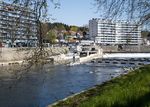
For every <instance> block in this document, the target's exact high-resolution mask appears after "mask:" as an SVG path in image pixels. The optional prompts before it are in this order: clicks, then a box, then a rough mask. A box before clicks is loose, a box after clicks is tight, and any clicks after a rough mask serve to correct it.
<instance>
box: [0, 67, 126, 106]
mask: <svg viewBox="0 0 150 107" xmlns="http://www.w3.org/2000/svg"><path fill="white" fill-rule="evenodd" d="M123 72H124V70H123V68H122V67H107V66H105V67H91V66H86V65H77V66H72V67H69V66H62V65H61V66H53V67H52V66H45V67H44V68H42V69H39V68H35V69H34V70H32V72H29V73H26V74H25V75H23V77H21V79H19V80H17V81H15V80H13V79H11V78H4V79H1V81H0V107H45V106H47V105H48V104H51V103H53V102H55V101H58V100H60V99H63V98H65V97H67V96H69V95H72V94H74V93H77V92H80V91H82V90H85V89H88V88H90V87H93V86H94V85H96V84H101V83H103V82H104V81H107V80H110V79H111V78H113V77H116V76H118V75H120V74H122V73H123ZM1 75H3V74H1ZM0 78H2V77H0Z"/></svg>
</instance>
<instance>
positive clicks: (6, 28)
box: [0, 1, 37, 47]
mask: <svg viewBox="0 0 150 107" xmlns="http://www.w3.org/2000/svg"><path fill="white" fill-rule="evenodd" d="M0 40H1V42H2V44H3V46H5V47H13V46H18V47H20V46H35V44H37V24H36V14H35V13H34V11H33V10H31V9H29V8H25V7H21V6H18V5H15V4H8V3H5V2H3V1H1V2H0Z"/></svg>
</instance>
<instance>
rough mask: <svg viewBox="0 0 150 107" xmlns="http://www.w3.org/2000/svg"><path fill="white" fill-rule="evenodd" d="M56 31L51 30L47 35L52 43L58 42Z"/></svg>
mask: <svg viewBox="0 0 150 107" xmlns="http://www.w3.org/2000/svg"><path fill="white" fill-rule="evenodd" d="M56 38H57V36H56V33H55V32H54V31H53V30H50V31H49V32H48V33H47V35H46V39H47V40H48V41H49V42H50V43H51V44H54V43H55V42H56Z"/></svg>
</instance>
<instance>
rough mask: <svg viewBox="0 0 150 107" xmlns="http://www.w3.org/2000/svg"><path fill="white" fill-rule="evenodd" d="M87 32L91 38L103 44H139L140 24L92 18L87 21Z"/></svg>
mask: <svg viewBox="0 0 150 107" xmlns="http://www.w3.org/2000/svg"><path fill="white" fill-rule="evenodd" d="M89 32H90V37H91V39H92V40H94V41H95V42H96V43H100V44H104V45H107V44H110V45H116V44H117V45H119V44H121V45H126V44H131V45H138V44H141V26H138V25H137V24H135V23H129V22H123V21H117V22H114V21H111V20H102V19H98V18H94V19H92V20H90V21H89Z"/></svg>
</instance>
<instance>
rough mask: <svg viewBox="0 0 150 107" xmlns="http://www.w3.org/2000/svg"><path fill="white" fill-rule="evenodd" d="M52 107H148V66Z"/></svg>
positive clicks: (149, 66)
mask: <svg viewBox="0 0 150 107" xmlns="http://www.w3.org/2000/svg"><path fill="white" fill-rule="evenodd" d="M54 107H150V65H146V66H144V67H141V68H140V69H138V70H135V71H133V72H130V73H129V74H127V75H124V76H122V77H118V78H115V79H113V80H111V81H109V82H106V83H104V84H102V85H98V86H96V87H95V88H93V89H90V90H88V91H86V92H84V93H81V94H79V95H76V96H74V97H73V98H69V99H68V100H66V101H61V102H59V103H58V104H57V105H55V106H54Z"/></svg>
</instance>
